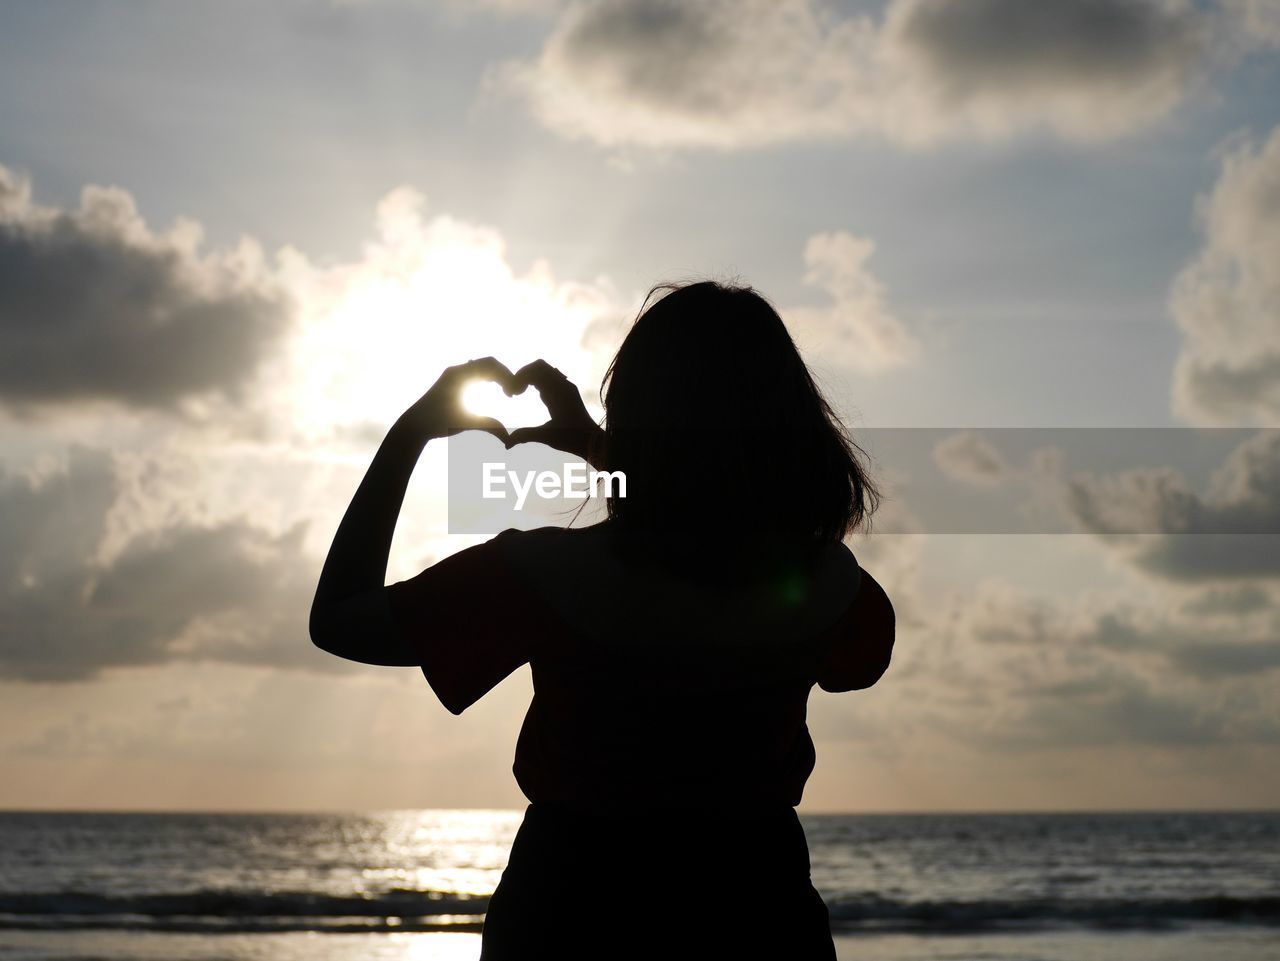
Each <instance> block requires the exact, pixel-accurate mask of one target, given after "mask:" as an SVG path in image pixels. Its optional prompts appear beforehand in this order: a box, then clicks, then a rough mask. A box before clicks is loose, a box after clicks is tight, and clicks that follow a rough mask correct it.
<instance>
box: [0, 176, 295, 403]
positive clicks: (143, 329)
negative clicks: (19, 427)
mask: <svg viewBox="0 0 1280 961" xmlns="http://www.w3.org/2000/svg"><path fill="white" fill-rule="evenodd" d="M198 239H199V232H198V229H197V228H195V227H194V226H193V225H184V226H181V227H179V228H176V229H175V231H174V232H173V233H172V234H170V235H160V234H157V233H154V232H152V231H151V230H150V229H149V228H148V227H147V225H146V224H145V223H144V222H143V221H142V219H141V217H140V216H139V215H138V211H137V209H136V207H135V205H134V202H133V199H132V198H131V197H130V196H129V195H128V194H127V193H125V192H124V191H121V190H118V189H113V188H98V187H89V188H86V190H85V191H84V195H83V200H82V203H81V206H80V207H79V208H78V209H76V210H56V209H49V208H44V207H40V206H37V205H35V204H34V203H32V201H31V197H30V190H29V187H28V185H27V184H26V183H25V182H23V181H21V180H19V179H18V178H17V177H16V176H15V175H14V174H13V173H12V172H10V171H8V170H6V169H5V168H4V167H0V402H7V403H8V404H9V405H10V406H15V407H23V406H28V405H49V404H64V403H68V402H78V401H96V400H106V401H114V402H118V403H121V404H126V405H132V406H137V407H145V408H153V409H154V408H175V407H178V406H181V405H182V404H183V403H184V402H185V401H188V400H191V399H193V398H200V397H207V396H211V395H220V396H224V397H231V398H235V397H237V396H238V394H239V392H241V391H242V390H243V388H244V387H245V386H246V385H247V384H248V383H249V382H250V381H251V380H252V378H253V377H254V375H255V374H256V373H257V371H258V368H259V364H260V363H261V361H262V360H263V359H264V357H265V356H266V355H267V354H268V353H269V352H270V351H271V350H272V348H273V347H274V346H275V345H276V343H277V342H278V340H279V339H280V337H281V335H282V334H283V332H284V330H285V328H286V326H287V324H288V321H289V308H288V305H287V303H286V300H285V298H284V296H283V295H282V294H281V293H280V291H279V290H278V289H277V288H276V287H275V286H274V285H273V284H272V283H271V282H270V280H269V278H268V277H267V276H266V273H265V271H264V270H263V268H262V266H261V263H260V254H259V253H258V252H257V251H256V250H255V249H254V248H253V247H252V245H245V246H243V247H242V248H241V249H240V250H237V251H232V252H229V253H227V254H224V255H221V256H218V257H213V256H208V257H201V256H200V255H198V253H197V252H196V243H197V242H198Z"/></svg>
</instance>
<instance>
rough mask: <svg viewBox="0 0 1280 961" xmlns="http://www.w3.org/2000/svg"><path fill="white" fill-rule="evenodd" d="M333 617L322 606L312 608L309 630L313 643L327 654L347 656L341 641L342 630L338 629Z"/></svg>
mask: <svg viewBox="0 0 1280 961" xmlns="http://www.w3.org/2000/svg"><path fill="white" fill-rule="evenodd" d="M335 628H336V625H335V624H334V620H333V618H332V617H329V616H327V614H326V612H325V611H324V610H323V609H322V608H320V607H312V608H311V617H310V618H309V619H308V621H307V631H308V633H309V634H310V635H311V643H312V644H314V645H315V646H316V647H318V648H320V650H322V651H324V652H325V653H326V654H333V655H335V656H337V657H343V656H345V655H344V654H343V653H342V651H341V645H340V643H339V635H340V633H341V632H340V631H338V630H336V629H335Z"/></svg>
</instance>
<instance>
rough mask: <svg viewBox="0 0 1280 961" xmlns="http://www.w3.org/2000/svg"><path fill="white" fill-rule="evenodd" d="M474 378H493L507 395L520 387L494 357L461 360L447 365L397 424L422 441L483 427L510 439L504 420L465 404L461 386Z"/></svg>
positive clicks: (508, 371) (464, 385)
mask: <svg viewBox="0 0 1280 961" xmlns="http://www.w3.org/2000/svg"><path fill="white" fill-rule="evenodd" d="M473 380H487V381H492V382H493V383H495V384H497V385H498V386H499V387H501V388H502V389H503V391H504V392H505V393H506V395H507V396H508V397H510V396H511V395H512V394H515V393H518V392H519V388H520V385H518V384H517V382H516V377H515V375H514V374H513V373H511V371H510V370H508V369H507V368H506V366H504V365H503V364H502V363H501V362H499V361H497V360H495V359H494V358H492V357H483V358H481V359H480V360H472V361H468V362H467V363H465V364H458V365H457V366H455V367H449V368H446V370H445V372H444V373H443V374H441V375H440V379H439V380H437V381H436V382H435V384H434V385H433V386H432V387H431V389H430V390H428V391H427V392H426V393H425V394H423V395H422V397H421V398H419V400H418V401H417V402H416V403H415V404H414V405H413V406H412V407H410V408H409V409H408V410H406V411H405V412H404V413H403V414H401V415H400V419H399V420H398V421H397V422H396V426H397V427H399V428H403V429H406V430H408V431H410V432H412V433H413V434H414V435H415V436H417V437H419V438H421V439H422V440H423V441H427V440H430V439H431V438H433V437H448V436H450V435H452V434H456V433H458V432H460V431H464V430H482V431H485V432H486V433H489V434H492V435H493V436H494V437H496V438H498V440H500V441H502V442H503V443H504V444H505V443H507V441H508V439H509V435H508V433H507V429H506V428H505V427H503V426H502V422H501V421H498V420H495V419H494V418H492V417H481V416H480V415H479V414H473V413H472V412H471V411H469V410H467V409H466V407H464V406H463V404H462V390H463V388H464V387H466V385H467V384H469V383H470V382H471V381H473Z"/></svg>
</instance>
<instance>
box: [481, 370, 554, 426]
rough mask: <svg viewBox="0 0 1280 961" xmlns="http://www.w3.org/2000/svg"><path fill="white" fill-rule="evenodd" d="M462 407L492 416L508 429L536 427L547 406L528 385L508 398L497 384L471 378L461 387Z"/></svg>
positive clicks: (541, 419)
mask: <svg viewBox="0 0 1280 961" xmlns="http://www.w3.org/2000/svg"><path fill="white" fill-rule="evenodd" d="M462 406H463V407H465V408H466V409H467V410H469V411H471V413H473V414H479V415H480V416H482V417H496V418H497V419H498V420H500V421H502V423H503V425H504V426H505V427H507V428H508V429H513V428H516V427H536V426H537V425H538V424H541V423H543V422H544V421H546V419H547V408H546V407H545V406H543V403H542V401H540V400H539V399H538V392H537V391H536V390H534V389H533V388H532V387H531V388H529V389H528V390H526V391H525V392H524V393H523V394H519V395H517V396H515V397H508V396H507V395H506V394H505V393H503V391H502V388H501V387H499V386H498V385H497V384H494V383H490V382H489V381H485V380H473V381H472V382H471V383H469V384H467V386H466V387H464V388H463V389H462Z"/></svg>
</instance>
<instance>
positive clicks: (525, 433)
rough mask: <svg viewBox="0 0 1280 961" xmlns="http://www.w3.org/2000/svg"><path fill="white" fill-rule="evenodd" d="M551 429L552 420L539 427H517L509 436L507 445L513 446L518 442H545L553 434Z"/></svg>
mask: <svg viewBox="0 0 1280 961" xmlns="http://www.w3.org/2000/svg"><path fill="white" fill-rule="evenodd" d="M551 430H552V424H551V421H547V422H546V423H545V424H539V425H538V426H537V427H517V428H516V429H515V430H513V431H512V432H511V434H510V436H509V437H508V439H507V447H508V448H512V447H515V446H516V445H517V444H545V443H546V442H547V439H548V438H549V437H550V436H551Z"/></svg>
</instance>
